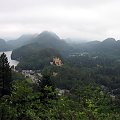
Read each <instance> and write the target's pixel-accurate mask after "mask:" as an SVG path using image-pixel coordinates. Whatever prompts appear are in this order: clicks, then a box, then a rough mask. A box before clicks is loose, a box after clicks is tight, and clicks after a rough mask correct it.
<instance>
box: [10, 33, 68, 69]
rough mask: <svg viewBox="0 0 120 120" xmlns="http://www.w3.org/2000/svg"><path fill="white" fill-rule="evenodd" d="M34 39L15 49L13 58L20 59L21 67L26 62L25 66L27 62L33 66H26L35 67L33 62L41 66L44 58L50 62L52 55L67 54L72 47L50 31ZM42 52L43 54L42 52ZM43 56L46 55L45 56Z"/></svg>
mask: <svg viewBox="0 0 120 120" xmlns="http://www.w3.org/2000/svg"><path fill="white" fill-rule="evenodd" d="M33 41H34V43H30V44H27V45H24V46H22V47H20V48H17V49H15V50H13V52H12V59H16V60H19V61H20V67H21V66H23V64H24V63H25V64H24V66H25V65H26V64H27V65H29V66H31V67H28V66H26V68H29V69H30V68H31V69H33V67H32V66H33V65H32V64H34V65H35V64H36V65H35V66H41V63H43V62H41V61H43V60H44V61H49V62H50V58H51V57H53V56H56V55H58V56H61V55H66V54H67V52H68V51H69V49H70V47H69V45H68V44H67V43H66V42H65V41H64V40H61V39H60V38H59V37H58V36H57V35H56V34H55V33H52V32H48V31H44V32H42V33H41V34H39V35H38V36H36V37H35V38H34V39H33ZM48 51H49V52H48ZM41 52H42V55H41V54H40V53H41ZM52 53H54V54H52ZM42 56H44V58H43V57H42ZM47 56H49V57H47ZM45 59H47V60H45ZM48 59H49V60H48ZM21 62H22V64H21ZM47 63H48V62H47ZM22 68H23V67H22ZM36 68H37V67H36Z"/></svg>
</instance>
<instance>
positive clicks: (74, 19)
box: [0, 0, 120, 40]
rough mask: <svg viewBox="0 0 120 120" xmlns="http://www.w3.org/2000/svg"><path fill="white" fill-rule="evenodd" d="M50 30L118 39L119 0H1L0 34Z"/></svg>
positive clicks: (9, 36) (73, 35)
mask: <svg viewBox="0 0 120 120" xmlns="http://www.w3.org/2000/svg"><path fill="white" fill-rule="evenodd" d="M44 30H48V31H53V32H55V33H56V34H58V35H59V36H60V37H61V38H70V37H71V38H81V39H88V40H103V39H105V38H107V37H114V38H116V39H120V0H0V37H1V38H7V39H13V38H16V37H19V36H20V35H22V34H29V33H40V32H42V31H44Z"/></svg>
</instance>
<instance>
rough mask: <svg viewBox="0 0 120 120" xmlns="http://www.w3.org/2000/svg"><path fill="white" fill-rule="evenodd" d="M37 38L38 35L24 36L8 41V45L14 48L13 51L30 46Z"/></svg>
mask: <svg viewBox="0 0 120 120" xmlns="http://www.w3.org/2000/svg"><path fill="white" fill-rule="evenodd" d="M35 37H36V35H22V36H20V37H19V38H18V39H16V40H9V41H7V44H8V45H9V46H11V47H12V49H16V48H19V47H21V46H24V45H27V44H30V43H32V42H34V41H33V39H34V38H35Z"/></svg>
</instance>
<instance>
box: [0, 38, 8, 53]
mask: <svg viewBox="0 0 120 120" xmlns="http://www.w3.org/2000/svg"><path fill="white" fill-rule="evenodd" d="M7 50H10V46H8V44H7V43H6V41H5V40H3V39H0V51H7Z"/></svg>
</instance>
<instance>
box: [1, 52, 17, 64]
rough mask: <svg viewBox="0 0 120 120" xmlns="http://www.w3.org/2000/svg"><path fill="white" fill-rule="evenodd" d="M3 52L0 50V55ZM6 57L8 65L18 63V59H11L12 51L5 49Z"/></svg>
mask: <svg viewBox="0 0 120 120" xmlns="http://www.w3.org/2000/svg"><path fill="white" fill-rule="evenodd" d="M2 53H3V52H0V55H1V54H2ZM4 53H5V54H6V56H7V58H8V62H9V63H10V66H12V65H14V66H17V64H18V63H19V62H18V61H16V60H12V59H11V54H12V51H5V52H4Z"/></svg>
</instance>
